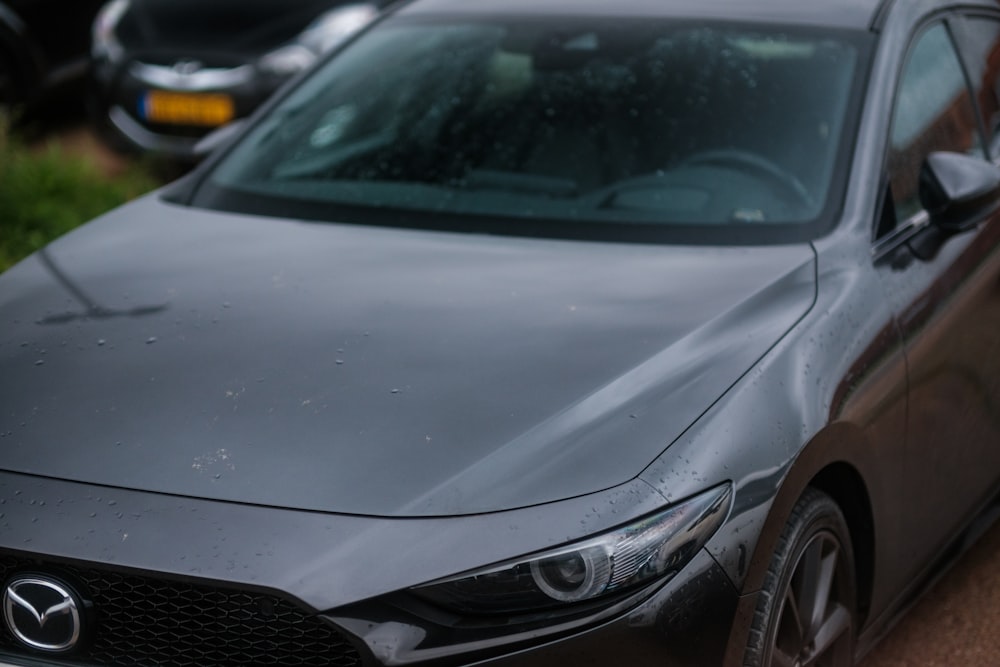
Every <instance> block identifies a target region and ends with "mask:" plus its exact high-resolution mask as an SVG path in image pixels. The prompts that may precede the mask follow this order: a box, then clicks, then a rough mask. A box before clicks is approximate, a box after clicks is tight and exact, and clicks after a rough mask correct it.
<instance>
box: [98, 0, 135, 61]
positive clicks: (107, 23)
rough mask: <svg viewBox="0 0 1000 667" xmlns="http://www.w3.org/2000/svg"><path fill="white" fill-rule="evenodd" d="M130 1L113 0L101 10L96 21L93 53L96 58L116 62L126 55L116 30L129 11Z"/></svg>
mask: <svg viewBox="0 0 1000 667" xmlns="http://www.w3.org/2000/svg"><path fill="white" fill-rule="evenodd" d="M129 1H130V0H111V2H109V3H108V4H106V5H104V6H103V7H102V8H101V11H99V12H98V13H97V18H95V19H94V26H93V31H92V42H91V53H92V54H93V56H94V58H98V59H101V58H105V59H107V60H111V61H115V60H118V59H120V58H121V56H122V54H123V53H124V49H122V45H121V44H120V43H119V42H118V37H117V36H116V35H115V28H117V27H118V22H119V21H121V20H122V16H124V15H125V12H127V11H128V8H129Z"/></svg>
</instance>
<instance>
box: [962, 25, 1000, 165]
mask: <svg viewBox="0 0 1000 667" xmlns="http://www.w3.org/2000/svg"><path fill="white" fill-rule="evenodd" d="M960 29H961V34H960V36H959V39H958V43H959V49H960V50H961V51H962V56H963V57H964V59H965V63H966V67H967V69H968V72H969V78H970V79H971V80H972V86H973V89H974V90H973V92H974V93H975V97H976V104H977V106H978V107H979V113H980V117H981V118H982V119H983V121H984V123H985V129H986V142H987V146H988V148H989V151H988V152H989V155H990V158H991V159H993V160H996V159H998V158H1000V20H994V19H988V18H984V17H975V18H968V19H964V20H963V21H962V23H961V24H960Z"/></svg>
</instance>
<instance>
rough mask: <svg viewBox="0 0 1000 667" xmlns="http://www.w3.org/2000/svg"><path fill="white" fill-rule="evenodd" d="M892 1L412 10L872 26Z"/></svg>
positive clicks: (431, 1) (725, 0)
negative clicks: (885, 6)
mask: <svg viewBox="0 0 1000 667" xmlns="http://www.w3.org/2000/svg"><path fill="white" fill-rule="evenodd" d="M890 1H891V0H836V2H828V1H827V0H820V1H818V2H804V1H803V0H756V1H755V2H747V1H746V0H699V1H698V2H691V0H615V1H614V2H609V1H608V0H544V1H539V0H476V2H469V0H413V1H412V2H409V3H406V4H405V5H404V6H403V7H401V8H400V12H401V13H403V14H406V15H411V14H460V15H466V16H467V15H470V14H474V15H525V16H552V17H571V16H592V17H612V16H613V17H618V18H630V17H636V18H650V17H663V18H679V19H685V18H708V19H718V20H732V21H752V22H764V23H780V24H793V25H816V26H828V27H833V28H854V29H861V30H867V29H869V28H870V27H871V26H872V24H873V23H874V22H875V19H876V17H877V16H878V14H879V12H880V10H881V9H882V6H883V5H884V4H886V3H887V2H890Z"/></svg>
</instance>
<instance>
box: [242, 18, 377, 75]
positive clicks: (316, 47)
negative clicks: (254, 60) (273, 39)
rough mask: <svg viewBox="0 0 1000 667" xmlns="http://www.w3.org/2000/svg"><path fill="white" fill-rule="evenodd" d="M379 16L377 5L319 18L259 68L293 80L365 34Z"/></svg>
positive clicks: (260, 63)
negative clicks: (354, 38)
mask: <svg viewBox="0 0 1000 667" xmlns="http://www.w3.org/2000/svg"><path fill="white" fill-rule="evenodd" d="M377 15H378V10H377V9H376V8H375V6H374V5H370V4H356V5H346V6H344V7H338V8H337V9H333V10H330V11H328V12H326V13H324V14H322V15H320V16H319V18H317V19H316V20H315V21H313V22H312V23H311V24H310V25H309V27H308V28H306V29H305V30H304V31H303V32H302V34H301V35H299V37H298V39H296V40H295V42H294V43H292V44H286V45H285V46H282V47H281V48H278V49H275V50H274V51H271V52H270V53H268V54H267V55H265V56H263V57H262V58H261V59H260V61H259V63H258V65H259V67H260V68H261V69H262V70H264V71H266V72H268V73H270V74H274V75H277V76H289V75H292V74H295V73H296V72H299V71H301V70H304V69H306V68H307V67H309V66H310V65H312V64H313V63H314V62H316V60H317V59H318V58H319V57H320V56H321V55H322V54H324V53H326V52H327V51H329V50H331V49H333V48H334V47H336V46H337V45H338V44H340V43H341V42H343V41H344V40H345V39H347V38H348V37H350V36H351V35H353V34H354V33H356V32H357V31H358V30H361V29H362V28H364V27H365V26H366V25H368V24H369V23H371V22H372V20H373V19H374V18H375V17H376V16H377Z"/></svg>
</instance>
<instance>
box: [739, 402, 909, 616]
mask: <svg viewBox="0 0 1000 667" xmlns="http://www.w3.org/2000/svg"><path fill="white" fill-rule="evenodd" d="M882 454H883V453H882V452H880V451H879V448H878V447H877V446H876V444H875V443H873V442H871V441H870V440H869V439H868V438H867V437H866V436H865V434H864V432H863V431H862V430H861V429H860V428H858V427H857V426H856V425H853V424H850V423H844V422H841V423H834V424H831V425H830V426H828V427H827V428H826V429H824V430H823V431H822V432H821V433H819V434H817V435H816V436H815V437H814V438H813V439H812V440H811V441H810V443H809V444H808V445H806V446H805V447H804V448H803V449H802V451H801V453H800V454H799V456H798V457H796V459H795V460H794V461H793V462H792V464H791V466H790V468H789V471H788V473H787V474H786V475H785V478H784V480H783V481H782V483H781V486H780V488H779V489H778V492H777V494H776V495H775V497H774V501H773V502H772V504H771V507H770V509H769V510H768V513H767V517H766V519H765V520H764V525H763V527H762V529H761V532H760V535H759V538H758V540H757V543H756V545H755V547H754V550H753V555H752V557H751V559H750V564H749V567H748V568H747V576H746V578H745V579H744V580H743V586H742V591H741V593H742V594H743V595H747V596H749V595H751V594H753V593H755V592H756V591H758V590H760V587H761V584H762V582H763V580H764V575H765V573H766V572H767V568H768V566H769V564H770V560H771V554H772V552H773V549H774V545H775V544H776V542H777V540H778V538H779V536H780V535H781V532H782V530H783V529H784V526H785V523H786V521H787V519H788V516H789V515H790V513H791V511H792V508H793V507H794V506H795V504H796V503H797V502H798V500H799V498H801V497H802V494H803V493H805V491H806V489H807V488H809V487H814V488H817V489H819V490H821V491H823V492H824V493H826V494H827V495H829V496H830V497H832V498H833V499H834V501H835V502H836V503H837V505H838V506H839V507H840V508H841V511H842V512H843V513H844V518H845V519H846V520H847V523H848V527H849V529H850V533H851V540H852V542H853V549H854V552H855V567H856V578H857V584H858V605H859V609H858V610H857V611H858V612H859V614H860V617H859V620H861V621H862V622H863V621H864V619H865V618H866V614H867V613H868V612H869V610H870V606H871V603H872V600H873V595H874V592H875V591H874V589H875V573H876V571H877V570H878V564H877V556H878V550H877V544H876V536H877V535H878V534H880V530H879V526H880V525H883V524H885V523H886V517H887V516H890V515H891V514H892V512H893V498H894V497H895V495H896V491H895V490H894V487H892V486H891V485H889V484H886V483H885V481H886V480H887V479H889V478H891V477H892V475H885V474H879V470H880V468H884V466H885V462H884V461H880V457H881V455H882ZM883 472H884V471H883Z"/></svg>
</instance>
